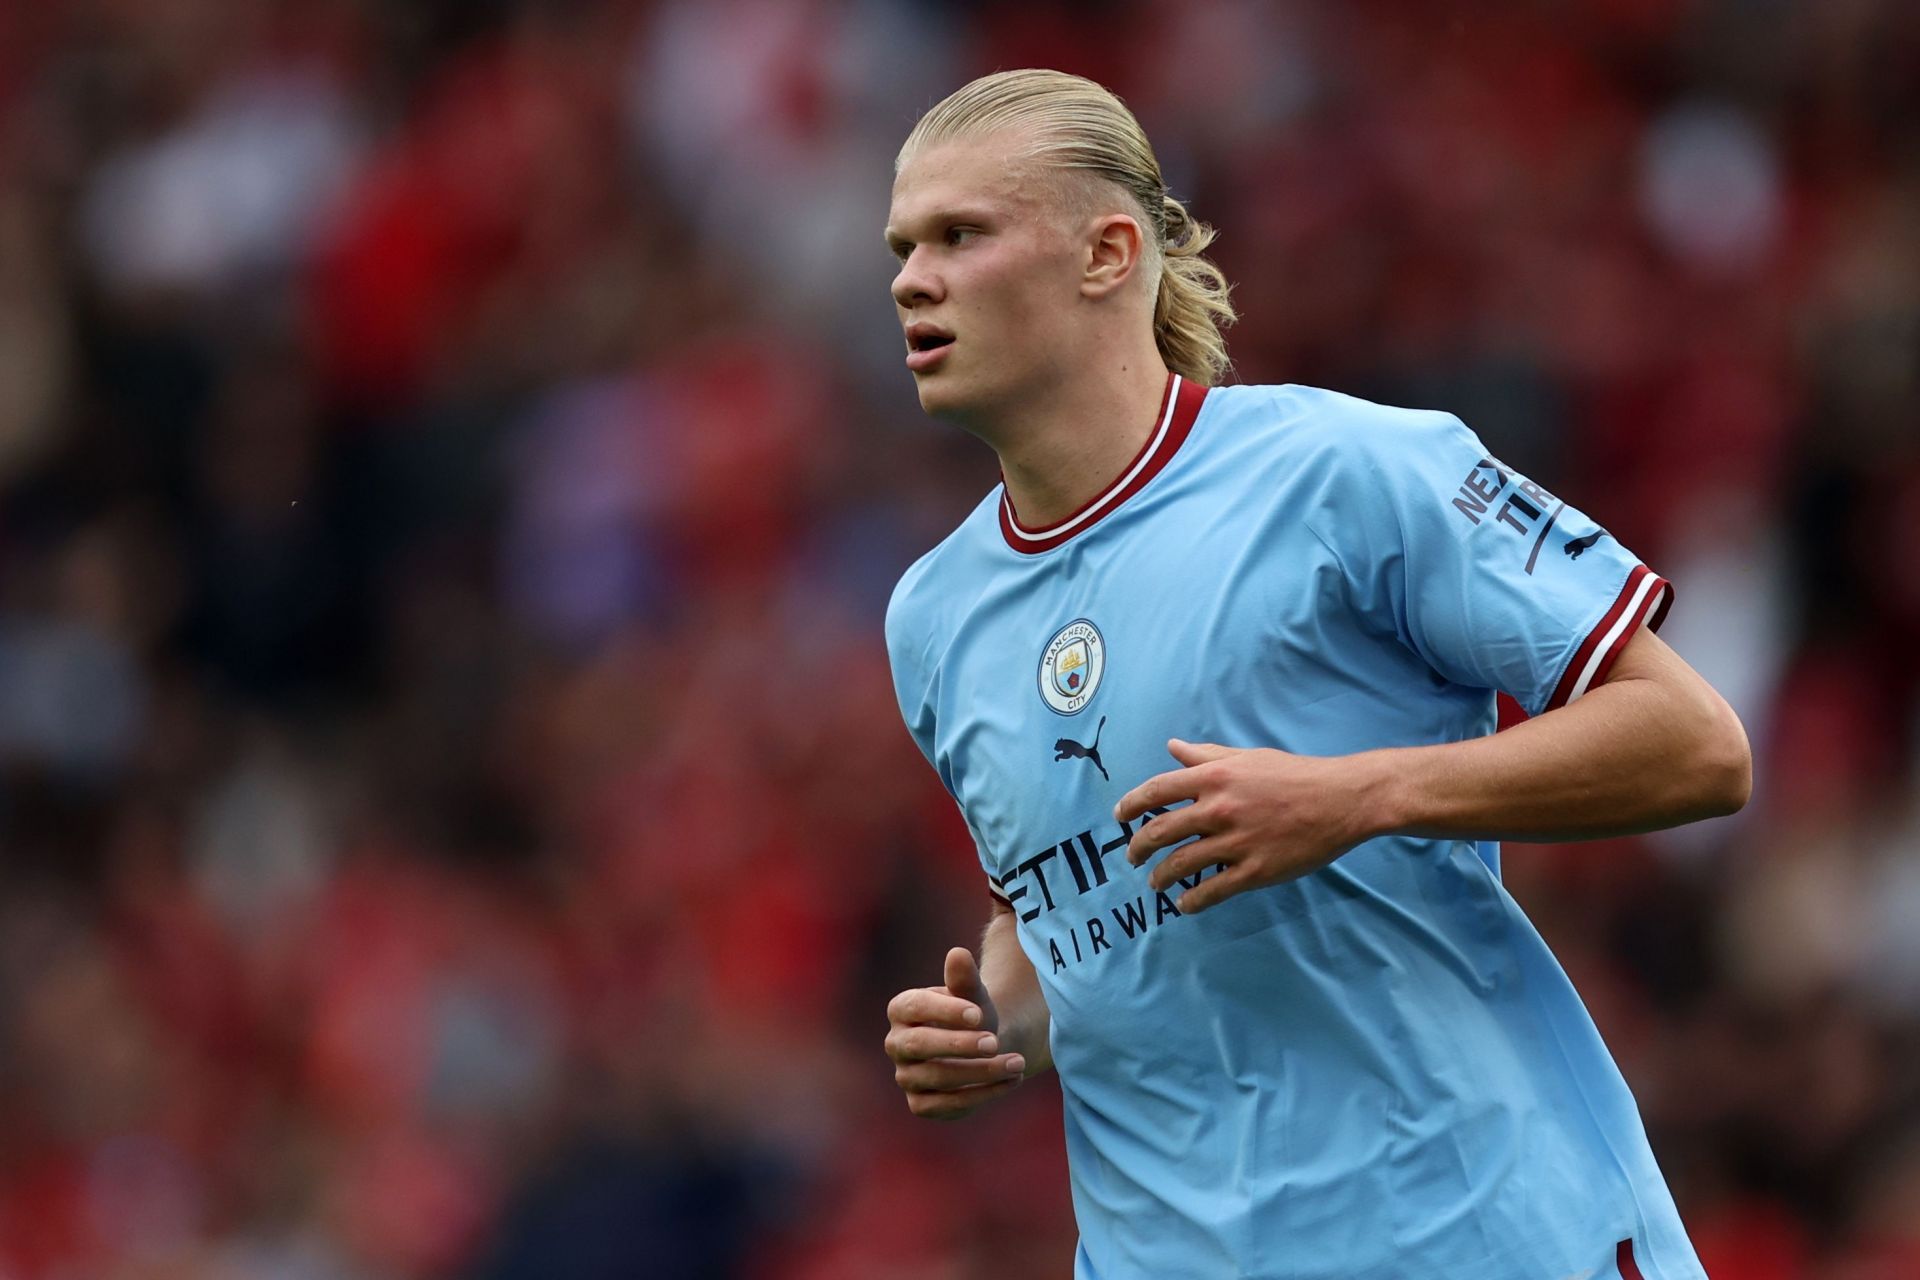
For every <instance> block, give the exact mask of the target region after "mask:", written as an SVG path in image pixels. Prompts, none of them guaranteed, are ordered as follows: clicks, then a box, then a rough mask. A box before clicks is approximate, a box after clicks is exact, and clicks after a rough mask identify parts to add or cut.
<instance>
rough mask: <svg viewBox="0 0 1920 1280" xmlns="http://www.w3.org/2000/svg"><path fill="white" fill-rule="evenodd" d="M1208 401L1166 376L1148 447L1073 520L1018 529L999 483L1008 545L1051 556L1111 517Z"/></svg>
mask: <svg viewBox="0 0 1920 1280" xmlns="http://www.w3.org/2000/svg"><path fill="white" fill-rule="evenodd" d="M1206 398H1207V389H1206V388H1205V387H1203V386H1201V385H1200V384H1199V383H1197V382H1189V381H1188V380H1187V379H1185V378H1183V377H1181V376H1180V375H1179V374H1177V373H1170V374H1168V375H1167V390H1166V393H1165V395H1163V396H1162V397H1161V400H1160V414H1159V418H1158V420H1157V425H1156V426H1155V427H1154V431H1153V434H1152V435H1151V436H1149V437H1147V442H1146V443H1145V444H1143V445H1141V446H1140V452H1139V453H1136V454H1134V455H1133V461H1132V462H1130V463H1128V464H1127V466H1126V469H1125V470H1123V471H1121V473H1120V474H1119V476H1117V477H1116V478H1115V479H1114V482H1113V483H1112V484H1110V485H1108V486H1107V487H1106V488H1105V489H1103V490H1101V491H1100V492H1099V493H1098V494H1096V495H1095V496H1094V497H1093V498H1091V499H1089V500H1088V501H1087V502H1085V503H1082V504H1081V506H1080V507H1079V509H1078V510H1076V511H1074V512H1073V513H1072V514H1071V515H1068V516H1064V517H1062V518H1061V519H1059V520H1056V521H1054V522H1053V523H1052V524H1049V525H1043V526H1041V527H1039V528H1034V527H1032V526H1030V525H1024V524H1021V523H1020V517H1019V516H1017V515H1015V514H1014V513H1013V499H1011V498H1009V497H1008V496H1007V492H1006V487H1005V484H1004V482H1003V483H1002V486H1001V490H1000V533H1001V534H1002V536H1004V537H1005V538H1006V540H1007V545H1008V546H1010V547H1012V548H1013V549H1014V550H1015V551H1019V552H1024V553H1026V554H1028V555H1033V554H1036V553H1038V552H1041V551H1051V550H1053V549H1054V548H1055V547H1057V546H1059V545H1060V544H1061V543H1063V542H1065V541H1066V540H1067V539H1069V538H1071V537H1073V535H1075V534H1076V533H1079V532H1081V531H1082V530H1084V529H1090V528H1092V527H1093V526H1094V525H1096V524H1098V523H1100V521H1101V520H1102V519H1104V518H1105V517H1106V515H1107V514H1108V513H1109V512H1111V511H1114V510H1116V509H1117V508H1118V507H1119V506H1120V504H1121V503H1123V502H1125V501H1126V500H1127V499H1128V498H1131V497H1132V496H1133V495H1134V494H1136V493H1138V492H1140V490H1142V489H1144V488H1146V486H1147V482H1148V481H1149V480H1151V479H1153V478H1154V477H1155V476H1157V475H1159V474H1160V471H1161V468H1163V467H1165V466H1166V465H1167V463H1168V462H1169V461H1170V460H1171V459H1172V458H1173V455H1174V454H1176V453H1178V452H1179V451H1180V446H1181V444H1182V443H1184V442H1185V440H1186V438H1187V433H1188V432H1189V431H1192V430H1193V420H1194V419H1195V418H1197V417H1199V416H1200V402H1201V401H1202V400H1205V399H1206Z"/></svg>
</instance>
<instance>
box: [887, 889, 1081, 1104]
mask: <svg viewBox="0 0 1920 1280" xmlns="http://www.w3.org/2000/svg"><path fill="white" fill-rule="evenodd" d="M1014 927H1015V922H1014V915H1013V911H1012V910H1011V909H1010V908H1008V907H1006V906H1005V905H1004V904H1001V903H999V902H997V901H996V902H995V904H994V913H993V916H992V918H991V919H989V920H988V921H987V928H986V932H985V934H984V935H983V936H982V937H981V939H980V960H979V962H978V963H976V962H975V960H974V956H973V952H971V951H969V950H967V949H966V948H965V947H955V948H953V949H952V950H951V951H949V952H947V960H946V971H945V973H944V974H943V975H942V976H943V978H944V981H943V982H942V984H941V985H940V986H937V987H915V988H913V989H912V990H909V991H902V992H901V993H900V994H899V995H897V996H895V997H894V998H893V999H892V1000H891V1001H890V1002H888V1004H887V1024H888V1025H887V1041H886V1049H887V1056H888V1057H889V1058H891V1059H892V1060H893V1063H894V1072H893V1078H894V1082H895V1083H896V1084H898V1085H899V1086H900V1089H901V1091H902V1092H903V1093H905V1094H906V1095H907V1107H908V1109H909V1110H911V1111H912V1112H913V1113H914V1114H915V1115H917V1116H924V1117H926V1118H927V1119H930V1120H957V1119H959V1118H960V1117H961V1116H964V1115H967V1114H969V1113H970V1112H972V1111H974V1110H976V1109H978V1108H979V1107H981V1106H984V1105H985V1104H987V1103H989V1102H993V1101H995V1100H996V1099H999V1098H1001V1097H1004V1096H1005V1095H1006V1094H1008V1093H1010V1092H1012V1091H1013V1090H1014V1089H1015V1088H1016V1087H1018V1085H1019V1084H1020V1081H1021V1080H1023V1079H1025V1078H1026V1077H1027V1076H1030V1075H1033V1074H1034V1073H1035V1072H1038V1071H1043V1070H1045V1069H1046V1068H1047V1067H1049V1066H1051V1065H1053V1055H1052V1052H1051V1050H1050V1049H1049V1047H1048V1043H1047V1037H1048V1028H1049V1021H1048V1015H1047V1002H1046V998H1045V997H1044V996H1043V995H1042V994H1041V992H1040V980H1039V978H1038V977H1037V976H1036V975H1035V974H1034V972H1033V966H1032V965H1031V964H1030V963H1029V962H1028V961H1027V957H1026V953H1025V952H1023V951H1022V950H1021V949H1020V941H1019V939H1018V938H1017V937H1016V936H1015V934H1014Z"/></svg>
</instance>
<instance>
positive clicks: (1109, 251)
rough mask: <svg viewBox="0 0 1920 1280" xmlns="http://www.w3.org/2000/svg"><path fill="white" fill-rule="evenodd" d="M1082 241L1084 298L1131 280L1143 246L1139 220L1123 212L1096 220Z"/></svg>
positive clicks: (1144, 241)
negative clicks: (1084, 248)
mask: <svg viewBox="0 0 1920 1280" xmlns="http://www.w3.org/2000/svg"><path fill="white" fill-rule="evenodd" d="M1085 243H1086V246H1087V259H1086V261H1087V266H1086V271H1085V272H1084V274H1082V276H1081V278H1080V293H1081V295H1082V296H1083V297H1087V298H1104V297H1106V296H1108V295H1109V294H1111V293H1113V292H1114V291H1115V290H1116V289H1119V288H1120V287H1121V286H1123V285H1125V284H1126V282H1127V281H1129V280H1131V279H1133V277H1134V275H1135V274H1136V273H1137V272H1138V271H1139V269H1140V259H1141V256H1142V255H1143V254H1144V252H1145V250H1146V247H1147V246H1146V238H1145V236H1144V235H1143V234H1142V232H1141V229H1140V223H1139V221H1138V220H1137V219H1134V218H1131V217H1129V216H1127V215H1126V214H1124V213H1109V214H1107V215H1105V216H1104V217H1101V218H1098V219H1096V220H1095V221H1094V222H1093V224H1092V225H1091V226H1090V227H1089V228H1088V229H1087V239H1086V242H1085Z"/></svg>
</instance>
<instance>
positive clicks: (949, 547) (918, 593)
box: [886, 485, 1000, 675]
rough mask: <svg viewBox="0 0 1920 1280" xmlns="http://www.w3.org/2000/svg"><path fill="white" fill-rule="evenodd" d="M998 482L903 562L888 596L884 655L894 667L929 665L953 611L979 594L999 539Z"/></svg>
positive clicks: (949, 628)
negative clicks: (915, 556) (959, 518)
mask: <svg viewBox="0 0 1920 1280" xmlns="http://www.w3.org/2000/svg"><path fill="white" fill-rule="evenodd" d="M999 504H1000V486H998V485H995V486H994V487H993V488H992V489H991V490H990V491H989V492H988V493H987V494H986V496H985V497H983V498H981V499H980V501H979V502H978V503H976V504H975V505H974V508H973V510H972V511H971V512H969V513H968V514H967V518H966V519H964V520H962V521H961V522H960V524H959V525H958V526H957V527H955V529H954V530H953V532H952V533H949V534H948V535H947V536H946V537H944V538H942V539H941V540H940V541H939V542H938V543H936V544H934V546H933V547H932V548H930V549H929V550H928V551H927V552H926V553H925V554H924V555H922V556H921V557H920V558H919V559H917V560H915V561H914V562H913V563H912V564H911V565H909V566H907V571H906V572H905V573H903V574H901V575H900V580H899V581H898V582H896V583H895V584H894V586H893V594H892V596H891V597H889V599H888V600H887V617H886V634H887V656H888V657H889V659H891V661H892V663H893V667H894V671H895V673H896V675H897V674H900V673H901V672H902V671H903V670H906V669H914V668H917V669H920V670H922V671H925V670H930V669H931V667H932V666H933V662H932V660H931V655H930V650H931V648H932V646H933V644H934V641H935V639H936V638H937V637H939V636H942V635H948V634H951V633H952V630H953V627H952V623H953V620H954V616H955V614H956V612H957V611H958V610H959V609H960V608H961V607H962V606H963V605H964V604H965V603H967V602H970V601H971V600H973V599H975V598H977V597H978V595H979V593H980V591H981V590H982V589H984V586H985V584H986V582H987V580H988V579H989V577H990V575H991V573H992V563H993V550H994V547H995V545H996V544H997V543H998V542H999V541H1000V526H999Z"/></svg>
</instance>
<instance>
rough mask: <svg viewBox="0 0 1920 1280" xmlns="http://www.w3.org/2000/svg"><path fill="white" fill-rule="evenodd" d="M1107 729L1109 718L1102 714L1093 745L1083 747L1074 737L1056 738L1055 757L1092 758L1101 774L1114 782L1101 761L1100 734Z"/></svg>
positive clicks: (1057, 758) (1056, 758) (1061, 758)
mask: <svg viewBox="0 0 1920 1280" xmlns="http://www.w3.org/2000/svg"><path fill="white" fill-rule="evenodd" d="M1106 729H1107V718H1106V717H1105V716H1101V717H1100V725H1099V727H1098V728H1096V729H1095V730H1094V731H1093V745H1092V746H1090V747H1083V746H1081V745H1080V744H1079V743H1077V742H1075V741H1074V740H1073V739H1072V738H1059V739H1056V740H1055V742H1054V744H1053V758H1054V759H1055V760H1091V761H1093V767H1094V768H1096V769H1098V770H1099V771H1100V776H1101V777H1103V778H1106V779H1107V781H1108V782H1112V781H1113V779H1112V778H1110V777H1107V766H1105V765H1103V764H1101V763H1100V735H1101V734H1102V733H1105V732H1106Z"/></svg>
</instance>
